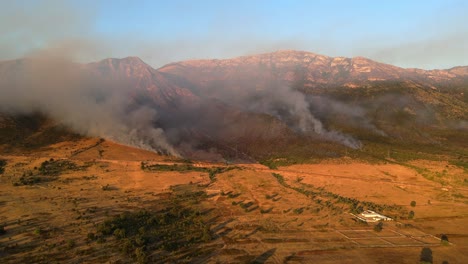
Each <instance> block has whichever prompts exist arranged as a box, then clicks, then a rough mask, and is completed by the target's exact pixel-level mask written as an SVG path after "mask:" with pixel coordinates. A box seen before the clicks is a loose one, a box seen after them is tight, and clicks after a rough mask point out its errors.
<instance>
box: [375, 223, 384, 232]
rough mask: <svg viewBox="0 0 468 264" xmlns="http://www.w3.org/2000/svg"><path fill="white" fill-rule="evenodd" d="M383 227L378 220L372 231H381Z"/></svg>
mask: <svg viewBox="0 0 468 264" xmlns="http://www.w3.org/2000/svg"><path fill="white" fill-rule="evenodd" d="M382 229H383V222H378V223H377V224H376V225H375V226H374V231H375V232H380V231H382Z"/></svg>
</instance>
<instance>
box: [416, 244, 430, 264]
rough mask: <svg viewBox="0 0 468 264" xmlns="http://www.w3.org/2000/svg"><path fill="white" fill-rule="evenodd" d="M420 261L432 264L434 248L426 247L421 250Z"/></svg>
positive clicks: (423, 263)
mask: <svg viewBox="0 0 468 264" xmlns="http://www.w3.org/2000/svg"><path fill="white" fill-rule="evenodd" d="M419 261H420V262H421V264H426V263H431V264H432V250H431V249H430V248H428V247H424V248H423V249H422V250H421V255H420V257H419Z"/></svg>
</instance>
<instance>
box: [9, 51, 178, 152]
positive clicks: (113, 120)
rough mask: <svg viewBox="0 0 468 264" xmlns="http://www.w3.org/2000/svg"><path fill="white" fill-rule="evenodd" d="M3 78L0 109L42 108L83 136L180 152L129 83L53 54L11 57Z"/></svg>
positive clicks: (31, 110) (29, 110)
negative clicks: (137, 100) (134, 97)
mask: <svg viewBox="0 0 468 264" xmlns="http://www.w3.org/2000/svg"><path fill="white" fill-rule="evenodd" d="M8 63H10V66H12V72H10V74H7V75H6V76H2V78H0V94H1V96H0V112H4V113H10V114H29V113H34V112H41V113H44V114H45V115H47V116H49V117H51V118H53V119H54V120H56V121H58V122H60V123H62V124H64V125H66V126H67V127H69V128H71V129H72V130H74V131H75V132H78V133H80V134H83V135H89V136H98V137H104V138H107V139H110V140H114V141H116V142H119V143H122V144H126V145H131V146H135V147H139V148H144V149H148V150H153V151H157V152H161V153H166V154H172V155H178V153H177V151H176V150H175V149H174V148H173V147H172V146H171V145H170V144H169V143H168V142H167V140H166V137H165V134H164V131H163V130H162V129H161V128H158V127H156V126H155V122H156V121H157V118H158V116H157V112H156V110H155V109H154V108H152V107H150V106H146V105H139V104H136V103H135V102H134V101H133V100H132V97H131V96H130V94H131V91H132V87H131V86H130V82H129V83H126V82H122V81H119V82H116V81H110V80H103V79H101V78H99V77H97V76H96V75H93V74H90V73H89V72H87V71H86V69H85V67H83V66H82V65H79V64H75V63H73V62H71V61H70V60H68V59H67V58H66V57H62V56H56V55H55V54H53V53H46V54H42V53H41V54H37V55H35V56H32V57H29V58H26V59H23V60H18V61H11V62H8Z"/></svg>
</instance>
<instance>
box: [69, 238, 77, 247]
mask: <svg viewBox="0 0 468 264" xmlns="http://www.w3.org/2000/svg"><path fill="white" fill-rule="evenodd" d="M75 246H76V242H75V240H72V239H70V240H68V241H67V248H69V249H72V248H74V247H75Z"/></svg>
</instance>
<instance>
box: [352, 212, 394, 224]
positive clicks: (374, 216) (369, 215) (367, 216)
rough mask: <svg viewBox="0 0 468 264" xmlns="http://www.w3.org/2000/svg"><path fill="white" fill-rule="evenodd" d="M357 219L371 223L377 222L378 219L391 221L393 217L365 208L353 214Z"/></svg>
mask: <svg viewBox="0 0 468 264" xmlns="http://www.w3.org/2000/svg"><path fill="white" fill-rule="evenodd" d="M353 215H354V216H355V217H356V218H357V219H359V220H361V221H364V222H367V223H373V222H379V221H392V220H393V219H392V218H390V217H387V216H385V215H381V214H379V213H376V212H374V211H371V210H366V211H364V212H362V213H360V214H358V215H355V214H353Z"/></svg>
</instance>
